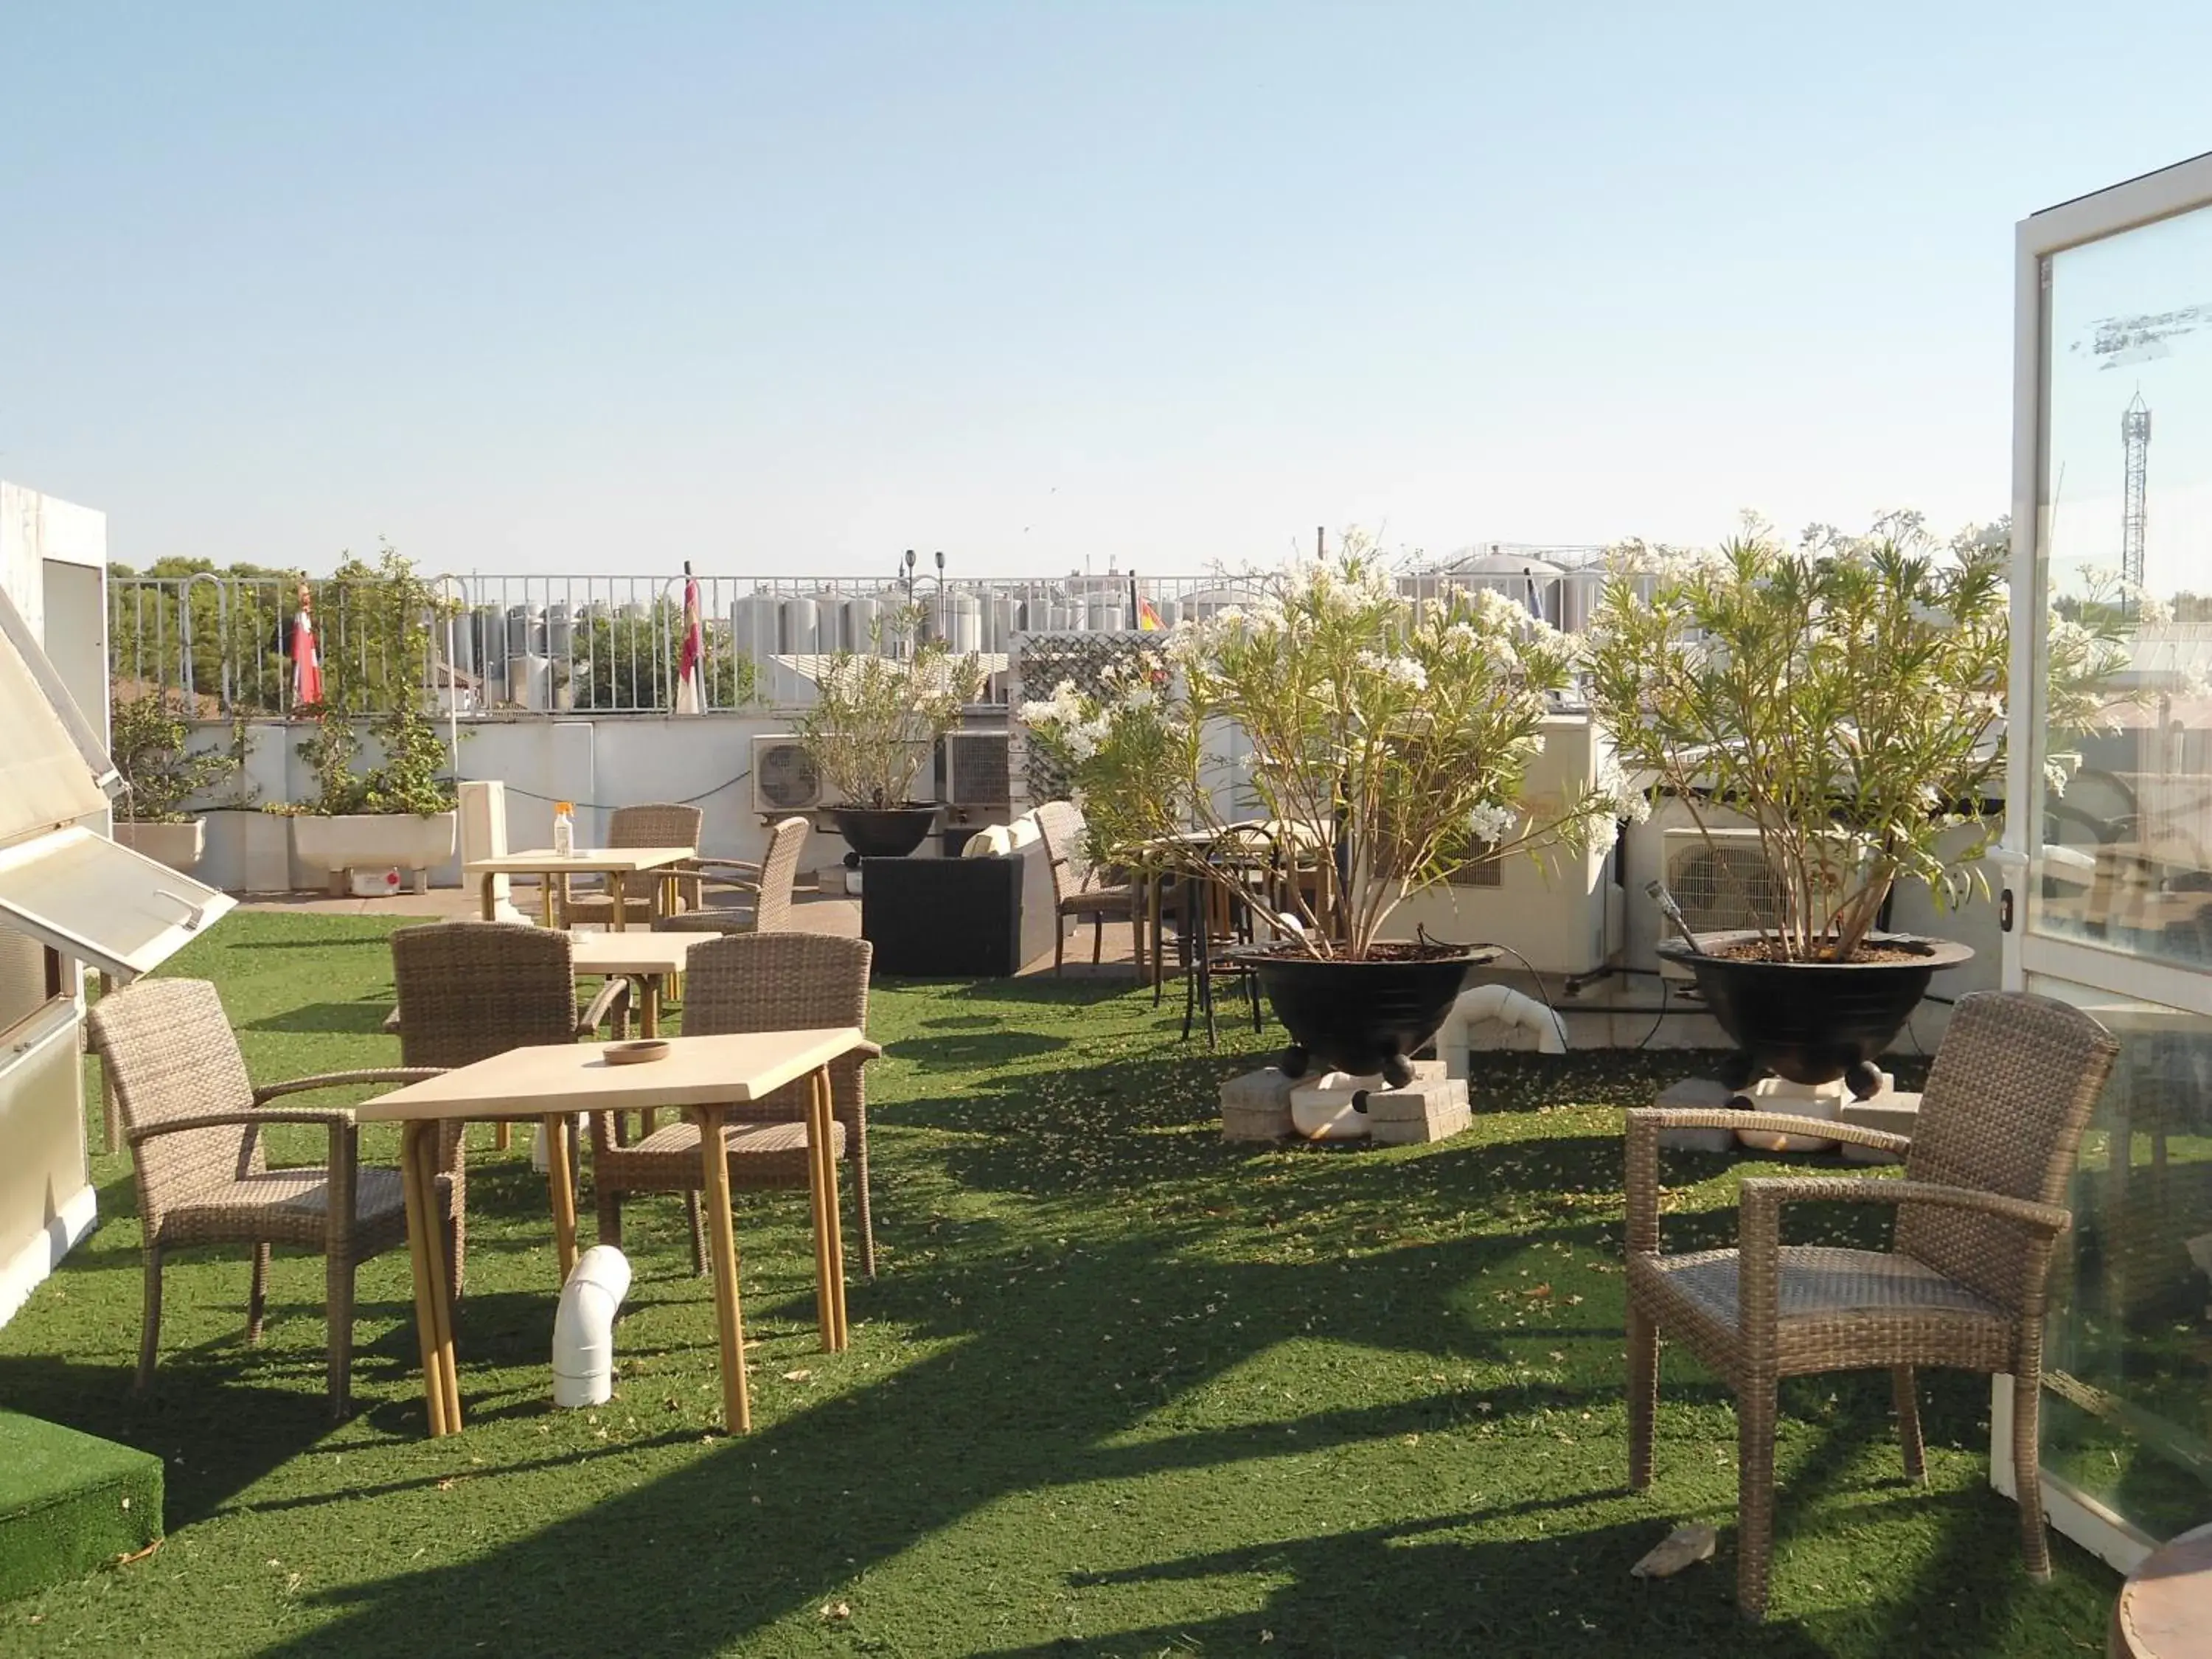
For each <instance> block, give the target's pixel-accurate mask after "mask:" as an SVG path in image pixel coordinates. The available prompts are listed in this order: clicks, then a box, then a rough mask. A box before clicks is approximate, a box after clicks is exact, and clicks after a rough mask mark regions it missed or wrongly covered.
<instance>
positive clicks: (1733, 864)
mask: <svg viewBox="0 0 2212 1659" xmlns="http://www.w3.org/2000/svg"><path fill="white" fill-rule="evenodd" d="M1708 834H1710V836H1711V839H1710V840H1708V838H1707V837H1708ZM1663 855H1664V859H1665V864H1666V870H1665V873H1664V874H1663V875H1662V877H1661V879H1662V881H1664V882H1665V883H1666V884H1667V890H1668V892H1670V893H1672V894H1674V902H1675V903H1677V904H1679V905H1680V906H1681V907H1682V920H1683V921H1686V922H1688V923H1689V924H1690V930H1691V932H1692V933H1723V932H1726V931H1727V930H1728V929H1729V928H1733V927H1756V926H1758V924H1759V921H1761V920H1762V919H1764V918H1766V917H1771V915H1773V914H1774V899H1775V886H1774V871H1773V869H1772V868H1771V866H1769V865H1768V863H1767V861H1766V854H1765V851H1764V850H1762V849H1761V848H1760V847H1759V831H1757V830H1756V829H1715V830H1711V831H1710V832H1708V831H1705V830H1702V829H1669V830H1668V831H1667V836H1666V842H1665V846H1664V848H1663Z"/></svg>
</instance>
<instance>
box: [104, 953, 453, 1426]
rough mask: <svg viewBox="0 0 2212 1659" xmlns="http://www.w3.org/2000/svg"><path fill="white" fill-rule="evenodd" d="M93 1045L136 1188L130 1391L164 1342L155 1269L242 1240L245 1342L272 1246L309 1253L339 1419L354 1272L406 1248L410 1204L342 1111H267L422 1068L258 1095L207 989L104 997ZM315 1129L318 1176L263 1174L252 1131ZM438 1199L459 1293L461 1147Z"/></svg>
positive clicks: (145, 985) (259, 1312)
mask: <svg viewBox="0 0 2212 1659" xmlns="http://www.w3.org/2000/svg"><path fill="white" fill-rule="evenodd" d="M91 1034H92V1043H93V1047H94V1049H95V1050H96V1051H97V1052H98V1053H99V1054H100V1059H101V1060H102V1061H103V1062H104V1065H105V1068H106V1073H107V1076H108V1078H109V1079H110V1080H111V1082H112V1085H113V1087H114V1091H115V1103H116V1107H117V1109H118V1111H119V1112H120V1113H121V1114H122V1118H123V1128H124V1135H125V1139H127V1140H128V1141H129V1142H130V1144H131V1158H132V1164H133V1170H132V1175H133V1179H134V1181H135V1182H136V1183H137V1188H138V1220H139V1226H140V1230H141V1234H142V1237H143V1249H144V1251H145V1258H146V1317H145V1325H144V1328H143V1332H142V1334H141V1336H140V1339H139V1346H138V1375H137V1388H138V1389H140V1391H142V1392H143V1390H144V1389H147V1388H148V1387H149V1386H150V1385H151V1384H152V1383H153V1380H154V1363H155V1358H156V1356H157V1355H158V1354H159V1352H160V1351H161V1263H162V1261H163V1260H164V1259H165V1258H166V1257H167V1255H169V1253H170V1252H171V1251H173V1250H179V1249H185V1248H186V1247H187V1246H191V1245H195V1244H250V1245H252V1247H253V1273H252V1290H251V1291H250V1293H249V1295H248V1297H247V1302H246V1340H247V1341H249V1342H257V1343H258V1341H260V1340H261V1326H262V1316H263V1314H264V1310H266V1309H267V1306H268V1301H269V1250H270V1246H271V1245H275V1244H286V1245H297V1246H299V1247H300V1248H301V1249H309V1250H319V1251H321V1252H322V1253H323V1259H324V1273H325V1279H324V1282H325V1286H326V1287H327V1293H328V1297H329V1312H328V1317H329V1321H330V1396H331V1413H332V1415H334V1416H343V1415H344V1414H345V1411H346V1406H347V1401H348V1397H349V1389H350V1383H351V1379H352V1373H353V1310H354V1288H353V1287H354V1270H355V1268H356V1267H359V1266H360V1265H361V1263H362V1262H363V1261H367V1260H368V1258H369V1257H371V1256H373V1255H379V1254H380V1253H381V1252H383V1251H385V1250H389V1249H393V1248H395V1247H398V1248H401V1249H404V1248H405V1246H406V1243H407V1209H406V1201H405V1197H404V1193H403V1190H402V1188H401V1186H400V1182H399V1172H398V1170H380V1169H363V1168H362V1167H361V1165H360V1162H359V1158H358V1155H357V1146H358V1143H357V1140H356V1133H355V1128H354V1120H353V1114H352V1113H351V1112H349V1111H347V1110H344V1109H342V1108H340V1109H330V1108H326V1109H308V1108H299V1107H289V1106H287V1107H276V1108H271V1107H270V1106H268V1104H267V1103H268V1102H270V1101H271V1100H275V1099H276V1098H277V1097H280V1096H283V1095H289V1094H295V1093H298V1092H300V1091H304V1090H308V1089H323V1088H334V1087H337V1086H339V1085H344V1084H358V1083H411V1082H415V1081H416V1080H418V1079H422V1078H426V1077H434V1076H435V1075H436V1073H435V1071H430V1070H426V1069H422V1068H411V1067H410V1068H404V1069H398V1070H379V1071H364V1072H331V1073H325V1074H324V1075H322V1076H319V1077H303V1078H298V1079H294V1080H293V1081H291V1082H289V1083H272V1084H269V1085H265V1086H264V1087H262V1088H258V1089H257V1088H255V1087H254V1086H253V1085H252V1081H251V1080H250V1079H248V1078H247V1076H246V1061H245V1060H244V1058H243V1057H242V1056H241V1055H240V1054H239V1052H238V1039H237V1037H236V1036H234V1035H233V1033H232V1031H231V1029H230V1022H229V1020H228V1019H227V1018H224V1015H223V1012H222V1000H221V999H220V998H219V997H218V996H217V995H216V988H215V987H214V986H212V985H210V984H209V983H208V982H207V981H204V980H197V979H154V980H141V981H138V982H137V983H136V984H133V985H129V986H125V987H124V988H123V989H121V990H119V991H114V992H111V993H110V994H108V995H106V996H104V997H102V998H101V999H100V1001H99V1003H98V1005H97V1006H94V1009H93V1011H92V1018H91ZM269 1123H314V1124H319V1125H321V1126H322V1127H324V1128H325V1129H327V1130H328V1131H329V1132H330V1162H329V1163H328V1164H325V1165H324V1166H323V1167H320V1168H295V1169H276V1170H272V1169H270V1167H269V1165H268V1163H267V1160H266V1158H265V1157H264V1152H263V1148H262V1145H261V1128H262V1126H263V1125H264V1124H269ZM446 1151H447V1157H446V1158H445V1160H444V1162H443V1164H442V1167H441V1173H440V1175H439V1176H438V1196H439V1202H440V1206H441V1209H442V1211H443V1218H444V1220H445V1224H446V1228H447V1244H448V1247H449V1248H448V1249H447V1261H449V1262H451V1263H452V1264H453V1265H452V1268H451V1273H452V1275H453V1288H454V1290H455V1291H456V1293H458V1291H459V1279H460V1263H461V1248H462V1244H463V1243H464V1240H465V1228H464V1226H463V1216H464V1213H465V1205H464V1200H465V1193H464V1179H463V1176H462V1170H461V1159H460V1152H459V1138H458V1137H455V1139H454V1140H453V1144H452V1145H450V1146H448V1147H447V1148H446Z"/></svg>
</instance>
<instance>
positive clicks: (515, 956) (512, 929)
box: [384, 921, 629, 1146]
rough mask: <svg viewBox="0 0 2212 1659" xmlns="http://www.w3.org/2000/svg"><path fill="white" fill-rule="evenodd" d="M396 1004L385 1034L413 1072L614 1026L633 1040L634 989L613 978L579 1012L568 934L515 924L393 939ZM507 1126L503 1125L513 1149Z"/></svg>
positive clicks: (449, 927)
mask: <svg viewBox="0 0 2212 1659" xmlns="http://www.w3.org/2000/svg"><path fill="white" fill-rule="evenodd" d="M392 981H393V982H394V984H395V985H396V986H397V987H398V1006H396V1007H394V1008H393V1009H392V1015H391V1018H388V1019H386V1021H385V1023H384V1024H385V1029H386V1030H387V1031H391V1032H392V1033H394V1034H395V1035H396V1036H398V1038H399V1057H400V1060H401V1061H402V1063H404V1064H405V1065H409V1066H439V1067H441V1068H442V1067H449V1066H473V1065H474V1064H476V1062H477V1061H478V1060H488V1059H489V1058H490V1057H491V1056H492V1055H494V1054H505V1053H506V1052H507V1050H508V1049H510V1048H532V1047H535V1046H537V1045H538V1044H541V1043H549V1042H574V1040H576V1039H577V1038H579V1037H588V1036H591V1035H592V1033H593V1032H595V1031H597V1030H599V1027H600V1026H601V1025H602V1024H609V1023H611V1024H612V1025H613V1028H614V1034H615V1035H616V1036H618V1037H619V1036H628V1035H629V981H626V980H620V979H611V980H609V981H607V982H606V983H605V985H603V986H601V987H599V994H598V995H597V996H596V997H594V998H592V1001H591V1002H590V1004H589V1005H588V1006H586V1007H584V1008H582V1009H579V1008H578V1007H577V1006H576V980H575V969H574V951H573V949H572V947H571V946H570V945H569V941H568V934H566V933H560V932H557V931H555V930H553V929H550V928H544V927H530V926H528V925H526V924H517V923H514V922H509V921H436V922H426V923H423V924H422V925H421V926H419V927H402V928H401V929H399V930H398V932H397V933H393V934H392ZM508 1127H509V1126H508V1125H507V1122H506V1121H505V1120H504V1119H502V1120H501V1121H500V1122H499V1124H498V1127H497V1139H498V1144H499V1145H500V1146H506V1145H507V1133H508Z"/></svg>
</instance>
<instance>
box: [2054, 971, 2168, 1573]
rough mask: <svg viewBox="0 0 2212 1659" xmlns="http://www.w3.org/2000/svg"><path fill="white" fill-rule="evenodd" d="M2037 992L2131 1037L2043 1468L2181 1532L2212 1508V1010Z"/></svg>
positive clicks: (2064, 1269) (2089, 1162) (2080, 1186)
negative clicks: (2210, 1013)
mask: <svg viewBox="0 0 2212 1659" xmlns="http://www.w3.org/2000/svg"><path fill="white" fill-rule="evenodd" d="M2030 988H2032V989H2034V990H2038V991H2041V992H2043V993H2044V994H2046V995H2049V996H2056V997H2059V998H2062V999H2063V1000H2066V1001H2069V1002H2071V1003H2074V1004H2075V1005H2076V1006H2080V1007H2082V1008H2086V1009H2087V1010H2088V1011H2089V1012H2091V1013H2092V1014H2093V1015H2095V1016H2096V1018H2098V1019H2100V1020H2101V1021H2102V1022H2103V1023H2104V1024H2105V1026H2106V1029H2107V1030H2110V1031H2111V1032H2112V1035H2113V1036H2116V1037H2118V1039H2119V1040H2120V1043H2121V1049H2120V1058H2119V1061H2118V1064H2117V1065H2116V1066H2114V1067H2113V1070H2112V1082H2111V1083H2110V1084H2109V1085H2107V1086H2106V1091H2105V1097H2104V1099H2103V1101H2102V1102H2100V1104H2099V1106H2098V1109H2097V1115H2096V1116H2095V1118H2094V1119H2093V1121H2092V1122H2091V1125H2090V1128H2089V1133H2088V1135H2087V1138H2086V1139H2084V1140H2083V1141H2082V1144H2081V1163H2080V1164H2079V1166H2078V1167H2077V1169H2076V1170H2075V1176H2074V1182H2073V1188H2072V1191H2071V1193H2070V1194H2069V1197H2068V1200H2067V1201H2068V1203H2069V1206H2070V1207H2071V1208H2072V1210H2073V1212H2074V1231H2073V1232H2072V1233H2071V1234H2070V1235H2069V1237H2068V1238H2067V1240H2066V1241H2065V1242H2064V1243H2062V1245H2061V1246H2060V1255H2059V1260H2058V1264H2057V1268H2056V1270H2055V1272H2054V1273H2053V1275H2052V1283H2051V1316H2050V1320H2049V1322H2048V1324H2047V1326H2046V1328H2045V1344H2044V1364H2045V1392H2044V1402H2043V1411H2044V1416H2043V1467H2044V1468H2045V1470H2046V1471H2048V1472H2049V1473H2051V1474H2055V1475H2058V1476H2060V1477H2061V1478H2063V1480H2066V1481H2068V1482H2069V1484H2070V1485H2072V1486H2075V1488H2076V1489H2077V1490H2079V1491H2081V1492H2084V1493H2086V1494H2087V1495H2088V1496H2090V1497H2092V1498H2096V1499H2098V1500H2099V1501H2100V1502H2102V1503H2103V1504H2105V1505H2106V1507H2107V1508H2109V1509H2111V1510H2114V1511H2116V1512H2117V1513H2118V1514H2119V1515H2121V1516H2124V1517H2125V1518H2126V1519H2127V1520H2129V1521H2130V1522H2133V1523H2134V1524H2135V1525H2136V1526H2137V1527H2140V1528H2142V1530H2143V1531H2145V1532H2147V1533H2148V1534H2150V1535H2151V1536H2152V1537H2154V1538H2167V1537H2171V1536H2172V1534H2175V1533H2178V1532H2180V1531H2183V1530H2185V1529H2186V1528H2190V1527H2193V1526H2197V1525H2200V1524H2202V1523H2203V1520H2204V1517H2205V1516H2206V1515H2207V1514H2208V1513H2212V1018H2208V1017H2206V1016H2205V1015H2203V1014H2190V1013H2184V1012H2179V1010H2176V1009H2172V1008H2161V1007H2160V1006H2156V1005H2155V1004H2153V1003H2146V1002H2132V1001H2129V1000H2125V999H2123V998H2119V997H2115V996H2112V995H2110V994H2105V993H2101V992H2094V991H2090V990H2087V989H2085V988H2083V987H2079V986H2073V985H2066V984H2062V983H2057V982H2053V981H2041V980H2038V981H2031V987H2030Z"/></svg>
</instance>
